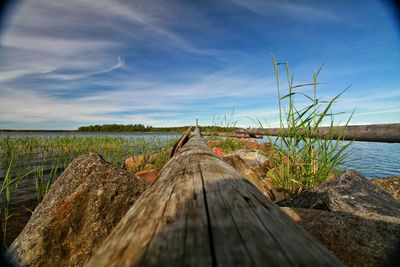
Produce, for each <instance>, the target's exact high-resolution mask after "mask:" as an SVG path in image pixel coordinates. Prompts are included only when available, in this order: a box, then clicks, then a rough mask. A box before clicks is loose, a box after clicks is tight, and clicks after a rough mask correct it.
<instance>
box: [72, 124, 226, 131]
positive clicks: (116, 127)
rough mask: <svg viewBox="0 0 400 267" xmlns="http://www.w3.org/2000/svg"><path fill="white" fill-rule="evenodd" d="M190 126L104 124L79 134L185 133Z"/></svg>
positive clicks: (215, 128)
mask: <svg viewBox="0 0 400 267" xmlns="http://www.w3.org/2000/svg"><path fill="white" fill-rule="evenodd" d="M187 128H189V126H179V127H153V126H150V125H146V126H145V125H143V124H127V125H125V124H103V125H89V126H81V127H79V128H78V130H77V131H78V132H153V133H154V132H164V133H165V132H171V133H172V132H176V133H180V132H184V131H185V130H186V129H187ZM201 129H202V131H206V132H222V131H229V130H232V127H221V126H202V127H201Z"/></svg>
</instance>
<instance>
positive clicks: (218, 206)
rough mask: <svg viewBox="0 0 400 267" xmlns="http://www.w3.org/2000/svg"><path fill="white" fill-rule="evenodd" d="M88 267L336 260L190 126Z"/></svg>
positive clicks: (332, 263) (323, 263) (305, 263)
mask: <svg viewBox="0 0 400 267" xmlns="http://www.w3.org/2000/svg"><path fill="white" fill-rule="evenodd" d="M88 266H96V267H98V266H343V264H342V263H341V262H340V261H339V260H338V259H337V258H336V256H334V255H333V254H332V253H331V252H329V251H328V250H327V249H326V248H325V247H323V246H322V245H321V244H320V243H319V242H318V241H317V240H316V239H314V238H313V237H311V236H310V235H309V234H308V233H306V232H305V231H304V230H302V229H301V228H300V227H299V226H297V225H296V224H295V223H294V222H293V221H292V220H291V219H290V218H289V217H288V216H287V215H286V214H284V213H283V212H282V211H281V210H280V209H279V208H278V207H277V206H276V205H275V204H273V203H272V202H271V201H270V200H269V199H267V197H266V196H264V195H263V194H262V193H261V192H260V191H259V190H258V189H257V188H256V187H255V186H253V185H252V184H251V183H250V182H248V181H247V180H245V179H244V178H243V177H242V176H241V175H240V174H239V173H238V172H237V171H235V169H233V167H231V166H230V165H229V164H228V163H226V162H224V161H223V160H221V159H219V158H218V157H217V156H216V155H214V154H213V153H212V152H211V150H210V149H209V148H208V147H207V145H206V143H205V142H204V140H203V139H202V138H201V136H200V131H199V130H198V128H196V129H195V131H194V133H193V134H192V135H191V136H190V138H189V140H188V141H187V142H186V143H185V144H184V145H183V147H182V148H181V149H180V150H179V151H177V152H176V153H175V155H174V157H173V158H172V159H171V160H170V161H169V162H168V163H167V164H166V166H165V167H164V168H163V169H162V171H161V173H160V177H159V178H158V180H156V181H155V182H154V183H153V185H152V186H151V187H150V188H148V190H146V191H145V192H144V193H143V194H142V195H141V196H140V198H139V199H138V200H137V201H136V202H135V204H134V205H133V206H132V208H131V209H130V210H129V211H128V212H127V213H126V215H125V216H124V217H123V218H122V219H121V221H120V222H119V224H118V225H117V226H116V227H115V228H114V230H113V231H112V232H111V234H110V235H109V236H108V237H107V239H106V240H105V241H104V242H103V244H102V245H101V247H100V248H99V249H98V250H97V252H96V253H95V255H94V256H93V257H92V258H91V260H90V261H89V263H88Z"/></svg>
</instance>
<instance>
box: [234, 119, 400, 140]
mask: <svg viewBox="0 0 400 267" xmlns="http://www.w3.org/2000/svg"><path fill="white" fill-rule="evenodd" d="M285 131H286V130H283V133H282V134H283V135H285ZM318 131H319V133H320V135H322V136H324V135H325V136H330V135H332V136H333V139H337V138H338V137H339V135H341V133H342V132H343V131H344V136H343V138H342V137H341V139H343V140H354V141H368V142H387V143H400V123H389V124H371V125H351V126H347V128H346V129H345V128H344V127H343V126H334V127H333V131H332V132H330V128H329V127H318ZM235 132H237V133H242V134H254V135H256V134H265V135H271V136H279V135H280V134H281V133H280V129H279V128H265V129H240V130H237V131H235ZM304 134H305V135H306V134H307V133H304Z"/></svg>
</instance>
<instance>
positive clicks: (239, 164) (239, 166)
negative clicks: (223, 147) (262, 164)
mask: <svg viewBox="0 0 400 267" xmlns="http://www.w3.org/2000/svg"><path fill="white" fill-rule="evenodd" d="M222 159H223V160H224V161H225V162H226V163H228V164H229V165H231V166H232V167H233V168H234V169H235V170H237V171H238V172H239V173H240V174H241V175H242V176H243V177H244V178H246V179H247V180H248V181H250V182H251V183H252V184H254V185H255V186H256V187H257V188H258V189H259V190H260V191H261V192H263V193H264V192H265V191H266V189H267V188H266V186H265V185H263V184H262V182H261V181H260V179H259V178H258V175H257V174H256V173H255V172H254V171H253V170H252V168H251V167H250V166H248V165H247V163H246V161H244V160H243V159H242V158H241V157H239V156H238V155H226V156H224V157H223V158H222Z"/></svg>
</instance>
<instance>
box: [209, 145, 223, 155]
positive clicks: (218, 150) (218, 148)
mask: <svg viewBox="0 0 400 267" xmlns="http://www.w3.org/2000/svg"><path fill="white" fill-rule="evenodd" d="M211 150H212V151H213V152H214V153H215V154H217V156H218V157H223V156H224V151H223V150H222V148H220V147H213V148H212V149H211Z"/></svg>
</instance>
